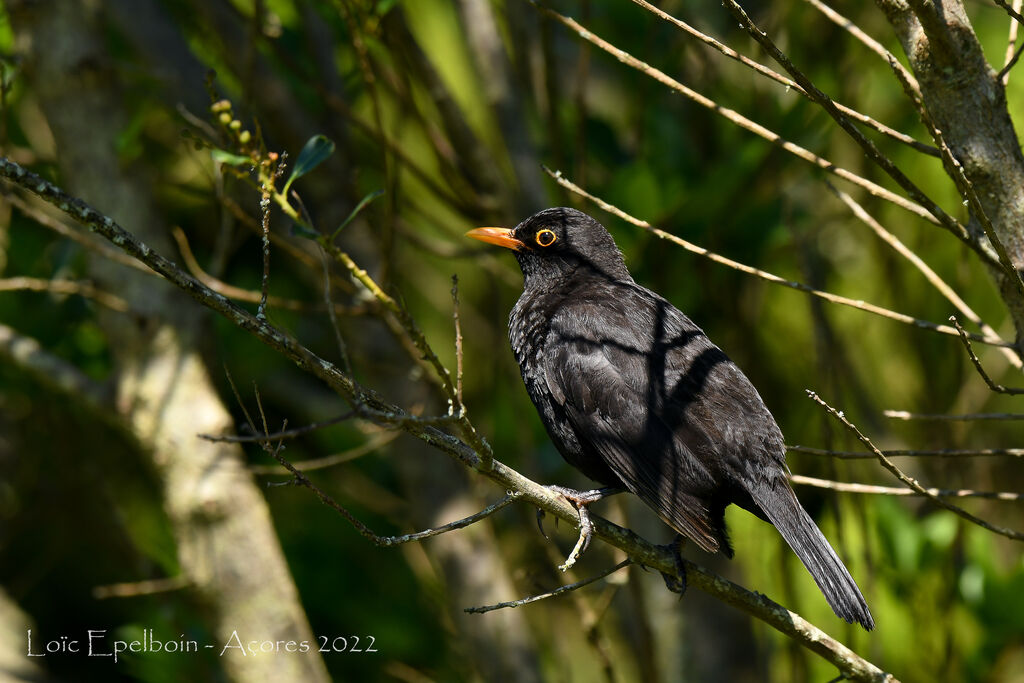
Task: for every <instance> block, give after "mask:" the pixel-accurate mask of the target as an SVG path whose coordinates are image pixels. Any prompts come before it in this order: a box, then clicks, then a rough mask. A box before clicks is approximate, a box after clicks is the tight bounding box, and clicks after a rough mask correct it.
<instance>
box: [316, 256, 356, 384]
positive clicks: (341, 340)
mask: <svg viewBox="0 0 1024 683" xmlns="http://www.w3.org/2000/svg"><path fill="white" fill-rule="evenodd" d="M318 248H319V251H320V262H321V265H322V266H323V274H324V305H325V306H327V317H328V318H329V319H330V321H331V330H333V332H334V341H335V343H337V345H338V358H339V359H340V360H341V369H342V370H343V371H344V372H345V374H346V375H349V376H352V361H350V360H349V357H348V345H347V344H346V343H345V337H343V336H342V334H341V326H340V325H338V316H337V315H335V313H334V300H333V298H332V297H331V268H330V265H329V263H328V261H327V252H325V251H324V250H323V247H319V245H318Z"/></svg>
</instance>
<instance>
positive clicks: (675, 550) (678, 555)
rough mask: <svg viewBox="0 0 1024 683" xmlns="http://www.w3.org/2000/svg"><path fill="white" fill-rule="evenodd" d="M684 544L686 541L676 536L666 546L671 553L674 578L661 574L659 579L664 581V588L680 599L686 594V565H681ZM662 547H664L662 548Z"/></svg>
mask: <svg viewBox="0 0 1024 683" xmlns="http://www.w3.org/2000/svg"><path fill="white" fill-rule="evenodd" d="M685 544H686V539H685V538H683V536H682V535H678V534H677V535H676V537H675V539H674V540H673V541H672V542H671V543H669V544H668V548H669V550H670V551H672V560H673V561H674V562H675V565H676V574H675V576H673V575H671V574H666V573H665V572H661V578H663V579H664V580H665V588H668V589H669V590H670V591H672V592H673V593H678V594H679V597H680V598H682V597H683V594H684V593H685V592H686V565H685V564H683V556H682V550H683V545H685ZM663 547H664V546H663Z"/></svg>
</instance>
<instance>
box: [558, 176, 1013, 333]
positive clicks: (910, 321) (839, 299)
mask: <svg viewBox="0 0 1024 683" xmlns="http://www.w3.org/2000/svg"><path fill="white" fill-rule="evenodd" d="M544 170H545V171H546V172H547V173H548V175H550V176H551V177H552V178H554V179H555V181H556V182H558V184H559V185H561V186H562V187H564V188H566V189H568V190H571V191H572V192H575V193H577V194H579V195H580V196H582V197H586V198H587V199H589V200H590V201H592V202H594V203H595V204H597V205H598V206H599V207H601V208H602V209H604V210H605V211H607V212H609V213H612V214H614V215H616V216H618V217H619V218H621V219H622V220H624V221H626V222H627V223H630V224H632V225H635V226H637V227H638V228H643V229H644V230H647V231H648V232H650V233H651V234H653V235H656V236H658V237H660V238H662V239H665V240H668V241H670V242H672V243H674V244H678V245H679V246H681V247H682V248H683V249H686V250H687V251H691V252H693V253H695V254H699V255H701V256H703V257H705V258H707V259H709V260H711V261H714V262H715V263H718V264H721V265H723V266H727V267H729V268H733V269H735V270H738V271H740V272H741V273H746V274H747V275H753V276H755V277H759V278H761V279H763V280H767V281H768V282H773V283H775V284H778V285H782V286H783V287H789V288H791V289H796V290H798V291H801V292H804V293H806V294H810V295H811V296H816V297H818V298H820V299H824V300H825V301H829V302H831V303H835V304H841V305H843V306H850V307H851V308H856V309H857V310H861V311H866V312H868V313H873V314H875V315H879V316H882V317H883V318H888V319H889V320H895V321H897V322H900V323H903V324H905V325H912V326H914V327H919V328H921V329H925V330H931V331H932V332H938V333H940V334H947V335H959V332H957V331H956V328H954V327H951V326H949V325H939V324H937V323H933V322H930V321H928V320H921V319H920V318H914V317H912V316H909V315H906V314H904V313H897V312H896V311H890V310H889V309H886V308H882V307H881V306H875V305H874V304H869V303H865V302H864V301H860V300H857V299H849V298H847V297H844V296H839V295H838V294H832V293H831V292H826V291H822V290H820V289H814V288H813V287H809V286H807V285H805V284H801V283H799V282H793V281H791V280H786V279H784V278H781V277H779V276H778V275H773V274H772V273H768V272H766V271H763V270H759V269H757V268H752V267H750V266H748V265H745V264H742V263H739V262H738V261H733V260H732V259H729V258H726V257H724V256H720V255H718V254H716V253H714V252H712V251H709V250H707V249H705V248H704V247H700V246H697V245H696V244H693V243H692V242H688V241H686V240H684V239H682V238H681V237H677V236H676V235H673V234H671V233H668V232H665V231H664V230H659V229H658V228H655V227H654V226H652V225H651V224H650V223H648V222H647V221H644V220H641V219H639V218H635V217H633V216H631V215H629V214H628V213H626V212H625V211H623V210H622V209H620V208H618V207H616V206H614V205H612V204H609V203H608V202H606V201H604V200H602V199H600V198H598V197H595V196H594V195H592V194H590V193H589V192H587V191H586V190H584V189H583V188H581V187H579V186H578V185H576V184H575V183H573V182H572V181H570V180H569V179H567V178H566V177H565V176H563V175H562V172H561V171H552V170H551V169H549V168H547V167H544ZM968 335H969V336H970V338H971V340H972V341H976V342H979V343H981V344H989V345H992V346H1005V347H1010V348H1013V344H1012V343H1011V342H1007V341H1002V340H999V341H996V340H993V339H989V338H988V337H983V336H981V335H978V334H972V333H970V332H968Z"/></svg>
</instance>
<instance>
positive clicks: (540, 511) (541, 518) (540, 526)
mask: <svg viewBox="0 0 1024 683" xmlns="http://www.w3.org/2000/svg"><path fill="white" fill-rule="evenodd" d="M557 522H558V518H557V517H555V523H557ZM537 528H538V529H540V535H541V536H543V537H544V540H546V541H550V540H551V539H550V538H548V534H547V532H546V531H544V509H543V508H537Z"/></svg>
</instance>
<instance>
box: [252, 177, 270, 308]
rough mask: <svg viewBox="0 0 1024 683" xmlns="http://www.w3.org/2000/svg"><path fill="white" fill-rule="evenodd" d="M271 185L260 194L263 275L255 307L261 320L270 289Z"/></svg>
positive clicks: (265, 187)
mask: <svg viewBox="0 0 1024 683" xmlns="http://www.w3.org/2000/svg"><path fill="white" fill-rule="evenodd" d="M272 190H273V188H272V187H267V186H264V188H263V191H262V194H261V196H260V215H261V216H262V218H263V220H262V221H261V223H260V227H261V228H262V233H263V235H262V238H263V277H262V278H261V279H260V302H259V307H258V308H257V309H256V317H257V318H259V319H261V320H263V319H265V318H266V317H267V294H268V292H269V291H270V196H271V191H272Z"/></svg>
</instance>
